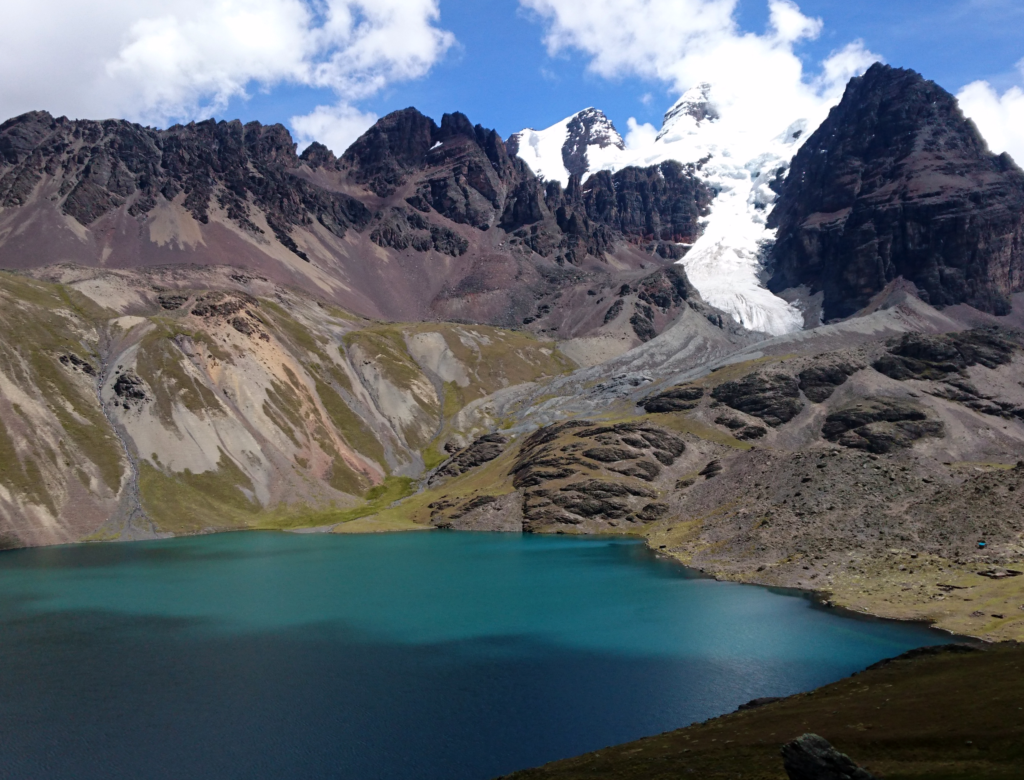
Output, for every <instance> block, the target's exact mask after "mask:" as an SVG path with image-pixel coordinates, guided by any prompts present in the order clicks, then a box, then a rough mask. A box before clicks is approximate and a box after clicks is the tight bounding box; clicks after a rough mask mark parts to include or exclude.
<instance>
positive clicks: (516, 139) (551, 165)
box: [506, 108, 626, 186]
mask: <svg viewBox="0 0 1024 780" xmlns="http://www.w3.org/2000/svg"><path fill="white" fill-rule="evenodd" d="M506 147H507V148H508V153H509V154H511V155H516V156H519V157H520V158H521V159H523V160H524V161H525V162H526V163H527V165H529V166H530V168H531V170H533V171H534V172H535V173H537V174H538V175H540V176H543V177H544V178H545V179H549V180H555V181H559V182H561V183H562V185H563V186H567V184H568V181H569V178H570V177H571V176H574V175H575V176H579V177H580V179H585V178H586V176H587V174H588V173H593V172H594V171H595V170H598V169H600V168H601V167H602V165H601V163H602V161H603V158H604V157H607V154H605V155H601V154H600V153H601V152H603V151H605V150H609V151H611V152H612V153H614V152H615V151H625V149H626V144H625V143H624V142H623V140H622V136H621V135H619V131H618V130H616V129H615V125H614V124H612V121H611V120H610V119H609V118H608V117H607V116H606V115H605V113H604V112H603V111H600V110H598V109H596V108H585V109H583V110H582V111H578V112H577V113H575V114H573V115H572V116H570V117H567V118H566V119H563V120H562V121H561V122H559V123H557V124H555V125H552V126H551V127H549V128H546V129H544V130H533V129H532V128H529V129H526V130H522V131H520V132H518V133H513V134H512V135H511V136H510V137H509V139H508V141H507V142H506ZM595 153H597V155H599V156H600V157H601V158H602V159H595Z"/></svg>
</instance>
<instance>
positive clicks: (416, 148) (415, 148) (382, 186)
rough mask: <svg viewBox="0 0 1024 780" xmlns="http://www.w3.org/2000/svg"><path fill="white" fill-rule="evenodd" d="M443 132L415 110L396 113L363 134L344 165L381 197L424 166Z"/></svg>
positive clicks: (347, 155)
mask: <svg viewBox="0 0 1024 780" xmlns="http://www.w3.org/2000/svg"><path fill="white" fill-rule="evenodd" d="M439 132H440V128H439V127H438V126H437V123H436V122H435V121H434V120H433V119H431V118H430V117H428V116H424V115H423V114H421V113H420V112H419V111H417V110H416V109H415V108H405V109H402V110H401V111H393V112H392V113H390V114H388V115H387V116H385V117H382V118H381V119H379V120H377V122H376V123H375V124H374V125H373V127H371V128H370V129H369V130H367V131H366V132H365V133H363V134H362V135H361V136H360V137H359V138H358V139H356V141H355V143H353V144H352V145H351V146H350V147H349V148H348V149H346V150H345V153H344V154H342V156H341V164H342V165H343V166H345V167H346V168H348V169H349V170H350V171H351V175H352V177H353V178H354V179H355V181H356V182H358V183H360V184H366V185H367V186H369V188H370V189H372V190H373V191H374V192H376V193H377V194H378V195H384V194H386V193H389V192H391V191H393V190H394V187H395V185H396V184H397V183H398V182H399V181H400V180H401V178H402V175H403V174H404V173H405V172H406V171H409V170H411V169H413V168H415V167H418V166H420V165H422V164H423V160H424V158H425V157H426V155H427V152H429V151H430V148H431V147H432V146H433V145H434V143H435V142H436V140H437V135H438V133H439Z"/></svg>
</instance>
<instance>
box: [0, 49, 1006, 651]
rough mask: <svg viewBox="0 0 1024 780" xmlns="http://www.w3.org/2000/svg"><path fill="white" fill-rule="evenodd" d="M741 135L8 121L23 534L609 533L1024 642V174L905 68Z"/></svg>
mask: <svg viewBox="0 0 1024 780" xmlns="http://www.w3.org/2000/svg"><path fill="white" fill-rule="evenodd" d="M725 113H726V112H725V111H724V109H722V108H721V107H720V106H718V104H717V103H716V100H715V91H714V85H706V84H703V85H699V86H697V87H695V88H694V89H692V90H690V91H688V92H687V93H685V94H684V95H683V96H682V97H681V98H680V100H679V101H677V103H676V104H675V105H673V106H672V107H671V108H670V109H669V111H668V112H667V113H666V115H665V120H664V122H663V126H662V128H661V130H660V132H659V133H658V135H657V139H656V140H655V141H653V143H651V144H649V145H647V146H645V147H644V148H641V149H635V148H629V147H628V146H627V145H626V143H625V142H624V141H623V139H622V137H621V136H620V135H619V133H618V132H617V131H616V129H615V128H614V126H613V125H612V123H611V122H610V121H609V120H608V118H607V117H606V116H605V115H604V114H602V113H601V112H600V111H598V110H596V109H593V108H589V109H586V110H584V111H581V112H579V113H577V114H574V115H573V116H571V117H568V118H567V119H566V120H564V121H563V122H560V123H558V124H556V125H554V126H552V127H550V128H547V129H543V130H532V129H528V130H523V131H522V132H519V133H516V134H514V135H513V136H512V137H511V138H510V139H508V141H505V140H503V139H502V138H501V137H500V136H499V135H498V134H497V133H496V132H495V131H493V130H489V129H486V128H484V127H482V126H480V125H474V124H473V123H472V122H471V121H470V120H469V119H468V118H467V117H465V116H464V115H462V114H460V113H452V114H446V115H444V116H443V117H442V119H441V121H440V123H439V124H438V123H437V122H435V121H434V120H433V119H431V118H429V117H427V116H424V115H423V114H421V113H420V112H419V111H417V110H416V109H413V108H408V109H405V110H402V111H397V112H395V113H392V114H389V115H388V116H386V117H384V118H382V119H381V120H379V121H378V122H377V123H376V124H375V125H374V126H373V127H372V128H370V129H369V130H368V131H367V132H366V133H365V134H364V135H363V136H362V137H360V138H359V139H358V140H357V141H356V142H355V143H354V144H353V145H352V146H351V147H350V148H348V149H347V150H345V151H344V152H343V153H342V154H341V155H340V156H337V155H335V154H334V152H332V151H331V150H329V149H327V148H326V147H324V146H323V145H321V144H317V143H314V144H312V145H311V146H309V147H307V148H306V149H305V150H304V151H302V153H301V154H299V153H298V150H297V147H296V145H295V144H294V142H293V141H292V139H291V137H290V135H289V134H288V132H287V131H286V130H285V129H284V128H283V127H281V126H279V125H273V126H264V125H261V124H259V123H255V122H253V123H249V124H242V123H240V122H237V121H236V122H214V121H212V120H210V121H207V122H198V123H190V124H188V125H176V126H173V127H170V128H167V129H162V130H161V129H154V128H148V127H143V126H140V125H136V124H132V123H129V122H126V121H121V120H106V121H86V120H69V119H66V118H64V117H59V118H54V117H53V116H51V115H49V114H47V113H45V112H33V113H29V114H25V115H22V116H20V117H16V118H14V119H11V120H9V121H7V122H5V123H4V124H2V125H0V267H3V268H5V269H8V270H7V271H5V272H3V273H0V296H2V298H3V302H4V305H3V307H2V309H0V333H2V339H0V361H2V362H0V423H2V425H0V450H2V457H0V534H2V542H3V545H4V546H6V547H18V546H26V545H42V544H56V543H64V542H72V541H83V540H94V541H100V540H113V539H135V538H154V537H159V536H164V535H169V534H183V533H202V532H209V531H216V530H227V529H236V528H288V529H292V528H315V529H318V530H322V531H337V532H344V531H357V530H358V531H366V530H389V529H432V528H433V529H437V528H440V529H456V530H457V529H487V530H515V531H526V532H538V533H620V534H630V535H635V536H641V537H643V538H645V539H646V540H647V542H648V544H649V545H650V546H652V547H653V548H655V549H658V550H660V551H662V552H663V553H664V554H666V555H671V556H674V557H676V558H677V559H679V560H681V561H683V562H684V563H687V564H689V565H691V566H694V567H697V568H700V569H703V570H704V571H706V572H707V573H709V574H713V575H715V576H718V577H723V578H731V579H736V580H742V581H750V582H759V583H762V584H768V585H783V586H799V587H803V588H807V589H812V590H818V591H821V592H823V593H826V594H828V598H830V599H832V600H833V601H835V602H836V603H839V604H842V605H845V606H849V607H852V608H855V609H858V610H861V611H869V612H872V613H875V614H883V615H890V616H896V617H914V618H921V619H929V620H932V621H936V622H938V623H939V624H940V625H943V626H945V627H948V628H951V629H953V630H956V631H960V632H963V633H971V634H975V635H984V636H987V637H996V638H998V637H1021V636H1024V612H1021V611H1020V610H1019V609H1017V606H1016V605H1015V603H1013V599H1017V600H1018V601H1019V600H1020V594H1019V588H1017V586H1016V585H1015V584H1014V583H1015V582H1019V580H1016V579H1015V578H1014V574H1015V573H1016V572H1017V571H1018V570H1019V569H1020V568H1024V566H1022V565H1021V561H1024V527H1022V525H1021V519H1020V513H1019V511H1017V510H1016V507H1017V503H1018V502H1017V501H1016V491H1018V490H1022V489H1024V466H1021V465H1018V461H1019V460H1020V458H1021V455H1020V453H1021V452H1022V451H1024V363H1022V358H1021V350H1022V349H1024V335H1022V334H1021V332H1020V330H1019V328H1020V327H1021V325H1022V319H1024V309H1022V308H1021V305H1020V304H1021V300H1022V293H1024V173H1022V172H1021V170H1020V168H1019V167H1018V166H1017V165H1016V164H1015V163H1014V161H1013V160H1012V159H1010V158H1009V157H1008V156H1006V155H1001V156H997V155H994V154H991V153H990V152H989V150H988V149H987V147H986V145H985V143H984V141H983V139H982V138H981V136H980V135H979V133H978V131H977V129H976V128H975V127H974V126H973V124H972V123H971V122H969V121H968V120H966V119H965V118H964V116H963V115H962V113H961V112H960V110H959V108H958V106H957V104H956V100H955V99H954V98H953V97H952V96H951V95H949V93H947V92H946V91H945V90H943V89H942V88H941V87H939V86H937V85H936V84H934V83H932V82H929V81H927V80H925V79H924V78H923V77H921V76H920V75H919V74H917V73H915V72H913V71H909V70H901V69H897V68H891V67H888V66H884V65H875V66H873V67H872V68H871V69H870V70H868V71H867V72H866V73H865V74H864V75H863V76H860V77H857V78H855V79H853V80H852V81H851V82H850V84H849V86H848V87H847V89H846V92H845V94H844V96H843V98H842V100H841V101H840V102H839V103H838V105H836V106H835V107H834V108H833V109H832V110H831V112H830V113H829V115H828V117H827V118H826V119H825V120H824V121H823V122H822V123H820V125H817V126H814V123H813V122H810V121H809V120H805V119H801V118H799V117H794V118H793V122H792V123H791V124H790V126H789V127H788V128H787V129H785V131H784V132H782V133H781V134H777V135H775V136H773V137H769V138H764V137H762V134H761V131H760V130H759V129H758V128H751V127H747V126H744V127H737V126H736V125H734V124H730V123H729V121H728V117H727V116H725ZM982 541H983V542H984V543H985V544H984V547H979V546H978V544H979V542H982ZM1015 567H1016V568H1015ZM1011 608H1012V610H1015V611H1011Z"/></svg>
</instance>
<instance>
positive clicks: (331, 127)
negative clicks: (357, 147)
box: [291, 104, 377, 155]
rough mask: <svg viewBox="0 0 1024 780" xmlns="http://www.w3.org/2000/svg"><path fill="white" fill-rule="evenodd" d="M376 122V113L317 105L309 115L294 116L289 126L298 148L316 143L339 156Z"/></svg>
mask: <svg viewBox="0 0 1024 780" xmlns="http://www.w3.org/2000/svg"><path fill="white" fill-rule="evenodd" d="M376 121H377V115H376V114H373V113H367V112H363V111H360V110H359V109H358V108H355V107H353V106H350V105H347V104H341V105H336V106H317V107H316V108H315V109H314V110H313V111H311V112H310V113H308V114H304V115H303V116H293V117H292V119H291V126H292V129H293V130H294V131H295V137H296V140H298V142H299V146H300V147H302V148H305V147H306V146H309V144H310V143H312V142H313V141H319V142H320V143H322V144H323V145H324V146H326V147H327V148H328V149H331V150H333V151H334V152H335V153H336V154H339V155H340V154H341V153H342V152H343V151H344V150H345V149H348V147H349V146H350V145H351V144H352V142H353V141H355V140H356V139H357V138H358V137H359V136H361V135H362V134H363V133H365V132H366V130H367V129H368V128H369V127H370V126H371V125H372V124H373V123H374V122H376Z"/></svg>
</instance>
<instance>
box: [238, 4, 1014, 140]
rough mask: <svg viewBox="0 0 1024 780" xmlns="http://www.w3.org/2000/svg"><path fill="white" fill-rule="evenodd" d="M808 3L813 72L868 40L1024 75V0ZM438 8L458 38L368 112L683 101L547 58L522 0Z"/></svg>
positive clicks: (638, 82)
mask: <svg viewBox="0 0 1024 780" xmlns="http://www.w3.org/2000/svg"><path fill="white" fill-rule="evenodd" d="M799 6H800V9H801V11H803V12H804V13H805V14H807V15H808V16H813V17H820V18H821V19H822V20H823V22H824V27H823V30H822V32H821V34H820V36H819V37H818V38H817V39H815V40H811V41H804V42H801V43H800V44H799V45H798V46H797V48H796V51H797V54H798V55H799V56H800V58H801V59H802V60H803V61H804V62H805V63H806V65H807V66H808V67H809V68H810V69H811V70H813V69H814V68H815V67H816V66H817V64H818V63H819V62H820V61H822V60H823V59H825V58H826V57H828V55H829V54H830V53H831V52H832V51H833V50H835V49H838V48H840V47H842V46H843V45H845V44H846V43H847V42H848V41H850V40H853V39H858V38H859V39H862V40H863V41H864V43H865V45H866V46H867V48H869V49H870V50H871V51H873V52H877V53H879V54H880V55H882V56H883V57H884V59H885V61H886V62H888V63H889V64H891V65H896V66H900V67H907V68H913V69H914V70H917V71H919V72H921V73H922V74H923V75H924V76H925V77H927V78H930V79H932V80H934V81H936V82H938V83H939V84H940V85H942V86H943V87H945V88H946V89H948V90H949V91H951V92H954V93H955V92H957V91H958V90H959V89H960V88H961V87H963V86H965V85H966V84H968V83H970V82H973V81H977V80H985V81H988V82H990V83H991V84H992V85H993V86H994V87H995V88H997V89H998V90H999V91H1000V92H1002V91H1004V90H1006V89H1007V88H1009V87H1011V86H1012V85H1013V84H1015V83H1019V82H1020V81H1021V74H1020V71H1019V70H1017V68H1016V67H1015V65H1016V63H1017V62H1019V61H1020V60H1021V59H1024V0H1020V1H1018V2H1013V1H1012V0H988V1H984V0H980V1H978V0H976V1H975V2H963V1H962V0H860V2H835V1H834V0H803V2H800V3H799ZM440 8H441V18H440V25H441V26H442V27H444V28H445V29H447V30H450V31H451V32H452V33H454V35H455V38H456V40H457V41H458V43H457V45H456V46H455V47H453V48H452V50H450V51H449V52H448V53H447V54H446V55H445V56H444V58H443V59H442V60H441V61H440V62H439V63H437V64H436V65H435V66H434V67H433V68H432V70H431V71H430V73H429V74H428V75H426V76H425V77H423V78H419V79H415V80H410V81H405V82H400V83H395V84H391V85H389V86H388V87H387V88H386V89H385V90H383V91H382V92H380V93H379V94H377V95H375V96H373V97H372V98H371V99H368V100H363V101H360V102H359V103H358V105H359V107H360V108H362V109H364V110H367V111H372V112H373V113H375V114H377V115H380V116H383V115H384V114H387V113H388V112H390V111H393V110H396V109H400V108H405V107H406V106H416V107H417V108H418V109H420V110H421V111H422V112H423V113H425V114H427V115H429V116H432V117H434V118H435V119H438V120H439V119H440V117H441V115H442V114H443V113H445V112H451V111H462V112H463V113H465V114H467V115H468V116H469V117H470V119H472V120H473V121H474V122H479V123H481V124H484V125H486V126H488V127H493V128H495V129H497V130H498V131H499V133H500V134H501V135H503V136H506V137H507V136H508V135H509V134H511V133H512V132H515V131H516V130H519V129H522V128H523V127H536V128H541V127H547V126H548V125H551V124H553V123H555V122H557V121H559V120H560V119H562V118H564V117H565V116H567V115H569V114H571V113H573V112H574V111H577V110H579V109H581V108H584V107H586V106H591V105H593V106H596V107H598V108H601V109H602V110H604V111H605V113H607V114H608V115H609V117H611V119H612V120H613V121H614V122H615V124H616V126H617V127H619V129H620V130H621V131H623V132H625V127H626V120H627V119H628V118H629V117H631V116H632V117H636V118H637V119H638V120H639V121H641V122H651V123H653V124H655V125H657V124H658V123H659V122H660V120H661V116H662V114H663V113H664V111H665V109H666V108H668V107H669V106H670V105H671V104H672V102H673V101H674V100H675V98H676V97H678V92H677V90H675V89H674V88H673V86H672V85H670V84H667V83H665V82H663V81H659V80H656V79H641V78H637V77H622V78H617V79H606V78H603V77H601V76H597V75H594V74H593V73H590V72H588V70H587V64H588V61H589V58H588V57H587V56H586V55H584V54H581V53H576V52H570V53H563V54H559V55H557V56H554V57H552V56H549V54H548V53H547V51H546V48H545V45H544V42H543V39H542V38H543V33H544V28H543V23H542V21H541V20H539V19H538V18H537V15H536V14H534V13H532V12H528V11H523V10H522V9H521V8H520V6H519V3H518V2H516V0H486V2H481V1H480V0H441V4H440ZM737 21H738V23H739V26H740V27H741V28H742V29H743V30H745V31H751V32H762V31H763V30H764V29H765V27H766V24H767V21H768V6H767V4H766V3H765V2H762V1H761V0H742V1H741V2H740V3H739V7H738V14H737ZM645 95H650V99H649V101H648V102H647V104H646V105H645V104H644V103H643V102H641V101H642V98H643V97H644V96H645ZM331 99H332V94H331V92H330V90H328V89H320V90H316V89H310V88H297V87H289V86H280V87H277V88H276V89H274V90H272V91H271V92H269V93H266V94H260V93H259V92H258V91H257V92H254V93H253V94H252V96H251V97H250V98H249V99H248V100H243V99H240V98H235V99H232V100H231V101H230V103H229V105H228V106H227V108H225V109H224V110H223V111H220V112H218V115H219V116H222V117H225V118H233V117H240V118H242V119H244V120H249V119H256V120H259V121H262V122H282V123H285V124H287V123H288V120H289V118H290V117H292V116H294V115H296V114H300V113H303V112H305V111H308V110H310V108H311V107H312V106H315V105H316V104H317V103H323V102H325V101H326V102H329V101H330V100H331Z"/></svg>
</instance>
